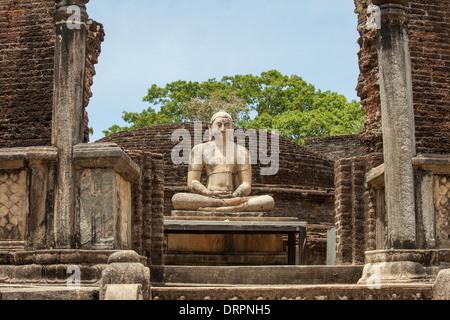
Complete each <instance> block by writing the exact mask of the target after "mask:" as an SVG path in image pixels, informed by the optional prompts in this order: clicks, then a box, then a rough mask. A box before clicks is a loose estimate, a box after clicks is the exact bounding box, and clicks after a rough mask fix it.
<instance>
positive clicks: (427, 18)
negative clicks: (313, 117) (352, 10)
mask: <svg viewBox="0 0 450 320" xmlns="http://www.w3.org/2000/svg"><path fill="white" fill-rule="evenodd" d="M369 3H371V1H370V0H355V4H356V12H357V14H358V31H359V33H360V38H359V40H358V43H359V45H360V48H361V49H360V51H359V53H358V57H359V67H360V76H359V79H358V85H357V88H356V90H357V94H358V96H359V97H360V98H361V104H362V106H363V109H364V111H365V113H366V120H365V128H364V130H363V131H362V133H361V134H360V140H361V150H362V151H363V152H365V153H371V152H382V151H383V138H382V132H381V102H380V95H379V83H378V54H377V30H376V29H372V30H369V29H367V27H366V25H367V6H368V4H369ZM408 14H409V37H410V51H411V66H412V81H413V102H414V112H415V127H416V144H417V145H416V150H417V153H435V154H447V153H449V152H450V144H449V143H448V141H450V125H449V123H450V112H449V106H448V101H450V86H449V83H450V55H449V46H450V40H449V39H450V34H449V32H450V31H449V30H450V29H449V28H448V24H449V21H450V6H449V5H448V1H447V0H426V1H423V0H410V1H409V8H408Z"/></svg>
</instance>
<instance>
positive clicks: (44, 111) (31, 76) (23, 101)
mask: <svg viewBox="0 0 450 320" xmlns="http://www.w3.org/2000/svg"><path fill="white" fill-rule="evenodd" d="M54 7H55V1H53V0H28V1H23V0H0V148H2V147H27V146H45V145H50V144H51V130H52V128H51V121H52V108H53V81H54V50H55V27H54V24H53V9H54ZM103 38H104V31H103V27H102V25H101V24H99V23H97V22H95V21H92V20H91V21H90V22H89V24H88V37H87V56H86V81H85V86H86V87H85V106H87V104H88V103H89V98H90V97H91V96H92V93H91V91H90V87H91V85H92V81H93V76H94V75H95V69H94V64H95V63H97V61H98V60H97V59H98V56H99V54H100V45H101V42H102V41H103ZM85 128H86V130H85V141H86V142H87V141H88V140H89V134H88V117H87V114H86V121H85Z"/></svg>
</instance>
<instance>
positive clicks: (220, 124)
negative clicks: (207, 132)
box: [211, 117, 234, 134]
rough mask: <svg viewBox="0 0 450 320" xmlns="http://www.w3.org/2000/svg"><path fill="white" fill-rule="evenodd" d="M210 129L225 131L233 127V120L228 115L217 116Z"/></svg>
mask: <svg viewBox="0 0 450 320" xmlns="http://www.w3.org/2000/svg"><path fill="white" fill-rule="evenodd" d="M211 129H212V130H218V131H220V132H222V134H223V133H225V132H226V131H227V130H230V129H234V126H233V122H232V121H231V119H230V118H228V117H218V118H216V120H214V123H213V124H212V125H211Z"/></svg>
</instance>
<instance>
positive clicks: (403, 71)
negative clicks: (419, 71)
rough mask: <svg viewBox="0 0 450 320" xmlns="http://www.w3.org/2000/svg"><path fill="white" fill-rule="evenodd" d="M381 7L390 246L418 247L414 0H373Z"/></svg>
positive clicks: (380, 57)
mask: <svg viewBox="0 0 450 320" xmlns="http://www.w3.org/2000/svg"><path fill="white" fill-rule="evenodd" d="M373 3H374V4H375V5H378V6H379V7H380V11H381V28H380V29H379V31H378V64H379V81H380V96H381V110H382V112H381V115H382V129H383V153H384V163H385V183H386V185H385V188H386V189H385V193H386V215H387V229H388V230H387V237H388V239H387V245H388V248H392V249H415V248H416V217H415V204H414V201H415V197H414V170H413V166H412V158H413V157H414V156H415V153H416V146H415V126H414V109H413V100H412V77H411V60H410V52H409V38H408V27H407V23H408V16H407V13H406V9H405V6H406V5H407V4H408V0H373Z"/></svg>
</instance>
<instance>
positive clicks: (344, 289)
mask: <svg viewBox="0 0 450 320" xmlns="http://www.w3.org/2000/svg"><path fill="white" fill-rule="evenodd" d="M432 287H433V286H432V284H390V285H381V286H380V287H378V288H369V287H368V286H366V285H355V284H348V285H344V284H337V285H283V286H270V285H266V286H198V287H197V286H167V287H152V288H151V297H152V299H153V300H273V301H275V300H431V299H432Z"/></svg>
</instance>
